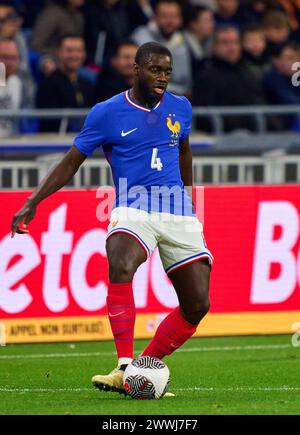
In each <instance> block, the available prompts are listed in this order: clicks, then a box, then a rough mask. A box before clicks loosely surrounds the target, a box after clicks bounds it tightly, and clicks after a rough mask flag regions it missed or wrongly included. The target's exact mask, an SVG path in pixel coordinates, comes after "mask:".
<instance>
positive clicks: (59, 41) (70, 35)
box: [56, 33, 84, 48]
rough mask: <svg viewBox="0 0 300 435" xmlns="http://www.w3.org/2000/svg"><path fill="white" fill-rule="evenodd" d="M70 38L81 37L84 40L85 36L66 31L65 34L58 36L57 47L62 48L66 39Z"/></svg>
mask: <svg viewBox="0 0 300 435" xmlns="http://www.w3.org/2000/svg"><path fill="white" fill-rule="evenodd" d="M70 38H71V39H81V40H82V41H83V42H84V39H83V37H82V36H81V35H80V34H79V33H64V34H63V35H61V36H60V37H59V38H58V40H57V43H56V48H60V47H61V46H62V45H63V43H64V41H65V39H70Z"/></svg>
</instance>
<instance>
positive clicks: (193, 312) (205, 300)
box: [182, 296, 210, 324]
mask: <svg viewBox="0 0 300 435" xmlns="http://www.w3.org/2000/svg"><path fill="white" fill-rule="evenodd" d="M182 309H183V312H184V314H185V318H186V320H187V321H188V322H190V323H193V324H197V323H199V322H200V320H201V319H202V318H203V317H204V316H205V315H206V314H207V313H208V311H209V309H210V301H209V297H208V296H201V297H198V298H197V299H196V300H194V301H191V303H190V304H189V305H187V306H185V307H182Z"/></svg>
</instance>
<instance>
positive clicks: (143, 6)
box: [126, 0, 154, 31]
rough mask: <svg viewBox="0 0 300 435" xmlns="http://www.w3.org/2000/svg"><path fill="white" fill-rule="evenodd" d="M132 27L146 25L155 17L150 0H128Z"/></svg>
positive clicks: (132, 28)
mask: <svg viewBox="0 0 300 435" xmlns="http://www.w3.org/2000/svg"><path fill="white" fill-rule="evenodd" d="M126 5H127V10H128V14H129V21H130V28H131V31H133V30H134V29H135V28H136V27H138V26H144V25H146V24H148V22H149V21H150V20H151V19H152V18H153V15H154V11H153V7H152V3H151V1H150V0H127V3H126Z"/></svg>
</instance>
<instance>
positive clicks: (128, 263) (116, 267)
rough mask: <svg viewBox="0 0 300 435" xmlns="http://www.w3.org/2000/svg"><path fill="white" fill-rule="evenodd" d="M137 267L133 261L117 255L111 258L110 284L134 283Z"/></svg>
mask: <svg viewBox="0 0 300 435" xmlns="http://www.w3.org/2000/svg"><path fill="white" fill-rule="evenodd" d="M135 271H136V267H135V264H134V262H133V261H132V259H130V258H126V257H122V256H121V255H115V256H112V257H111V258H109V279H110V282H129V281H132V279H133V275H134V273H135Z"/></svg>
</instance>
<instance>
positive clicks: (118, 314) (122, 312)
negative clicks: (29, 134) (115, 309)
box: [108, 311, 125, 317]
mask: <svg viewBox="0 0 300 435" xmlns="http://www.w3.org/2000/svg"><path fill="white" fill-rule="evenodd" d="M124 313H125V311H121V312H120V313H117V314H111V313H108V315H109V317H116V316H120V315H121V314H124Z"/></svg>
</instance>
